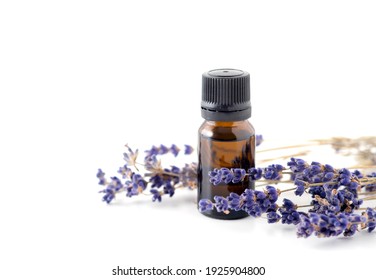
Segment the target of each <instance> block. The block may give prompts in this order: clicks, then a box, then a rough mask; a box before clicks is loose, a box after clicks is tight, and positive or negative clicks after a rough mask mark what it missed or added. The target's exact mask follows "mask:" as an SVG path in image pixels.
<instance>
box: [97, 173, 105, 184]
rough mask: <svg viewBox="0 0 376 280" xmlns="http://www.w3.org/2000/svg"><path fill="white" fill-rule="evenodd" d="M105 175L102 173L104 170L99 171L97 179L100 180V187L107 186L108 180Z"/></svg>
mask: <svg viewBox="0 0 376 280" xmlns="http://www.w3.org/2000/svg"><path fill="white" fill-rule="evenodd" d="M104 175H105V173H104V172H103V171H102V169H98V173H97V178H98V179H99V183H98V184H99V185H102V186H104V185H106V179H105V177H104Z"/></svg>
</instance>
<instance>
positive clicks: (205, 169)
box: [198, 69, 255, 220]
mask: <svg viewBox="0 0 376 280" xmlns="http://www.w3.org/2000/svg"><path fill="white" fill-rule="evenodd" d="M201 115H202V117H203V118H204V119H205V121H204V123H203V124H202V125H201V127H200V129H199V147H198V152H199V159H198V201H200V199H210V200H212V201H214V196H216V195H218V196H224V197H226V196H228V195H229V194H230V193H231V192H235V193H237V194H241V193H243V192H244V190H245V189H247V188H252V189H253V188H254V182H252V181H249V180H248V178H247V177H246V178H245V180H244V181H242V182H240V183H236V184H234V183H232V182H231V183H229V184H225V183H223V182H222V183H220V184H219V185H216V186H214V185H213V184H211V183H210V181H209V179H210V177H209V174H208V173H209V171H211V170H213V169H214V168H222V167H226V168H244V169H246V170H248V169H249V168H250V167H254V166H255V131H254V128H253V126H252V125H251V124H250V122H249V121H248V119H249V118H250V117H251V103H250V77H249V74H248V73H247V72H245V71H242V70H236V69H216V70H211V71H208V72H206V73H204V74H203V75H202V101H201ZM203 214H204V215H206V216H209V217H212V218H217V219H226V220H231V219H239V218H243V217H246V216H248V214H247V213H246V212H244V211H237V212H236V211H233V210H231V211H230V212H229V213H228V214H225V213H222V212H217V211H216V209H213V210H212V211H207V212H203Z"/></svg>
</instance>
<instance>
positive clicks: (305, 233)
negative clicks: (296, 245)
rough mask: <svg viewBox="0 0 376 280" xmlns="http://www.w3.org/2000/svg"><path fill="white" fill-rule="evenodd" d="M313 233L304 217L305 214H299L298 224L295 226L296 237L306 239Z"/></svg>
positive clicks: (308, 220)
mask: <svg viewBox="0 0 376 280" xmlns="http://www.w3.org/2000/svg"><path fill="white" fill-rule="evenodd" d="M313 232H314V228H313V225H312V223H311V220H310V219H309V218H308V217H307V216H306V214H300V222H299V224H298V226H297V232H296V233H297V235H298V237H304V238H307V237H309V236H311V235H312V233H313Z"/></svg>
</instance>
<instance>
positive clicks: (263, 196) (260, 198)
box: [199, 186, 278, 217]
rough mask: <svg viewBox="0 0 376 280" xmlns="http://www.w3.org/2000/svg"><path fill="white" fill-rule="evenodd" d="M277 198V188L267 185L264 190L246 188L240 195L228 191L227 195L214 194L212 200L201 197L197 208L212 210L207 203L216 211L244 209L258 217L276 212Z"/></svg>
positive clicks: (202, 210)
mask: <svg viewBox="0 0 376 280" xmlns="http://www.w3.org/2000/svg"><path fill="white" fill-rule="evenodd" d="M277 199H278V191H277V189H276V188H274V187H272V186H267V187H266V188H265V190H264V191H258V190H252V189H246V190H245V191H244V193H242V194H241V195H238V194H236V193H230V195H229V196H227V197H222V196H215V197H214V202H211V201H210V200H208V199H202V200H200V201H199V210H200V211H201V212H205V211H208V210H212V209H213V207H211V206H210V207H208V205H214V207H215V208H216V210H217V211H218V212H227V211H230V210H234V211H245V212H247V213H248V215H250V216H252V217H260V216H261V215H262V214H263V213H269V212H276V210H277V208H278V206H277V204H276V201H277Z"/></svg>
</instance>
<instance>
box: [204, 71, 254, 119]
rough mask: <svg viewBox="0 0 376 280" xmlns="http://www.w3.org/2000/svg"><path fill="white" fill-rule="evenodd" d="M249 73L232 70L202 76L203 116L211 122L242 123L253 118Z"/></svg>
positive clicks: (212, 72) (209, 72) (207, 73)
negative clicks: (241, 121)
mask: <svg viewBox="0 0 376 280" xmlns="http://www.w3.org/2000/svg"><path fill="white" fill-rule="evenodd" d="M250 97H251V91H250V77H249V73H247V72H245V71H242V70H237V69H230V68H223V69H215V70H210V71H208V72H205V73H204V74H202V99H201V116H202V117H203V118H204V119H206V120H210V121H240V120H246V119H248V118H249V117H251V101H250Z"/></svg>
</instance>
